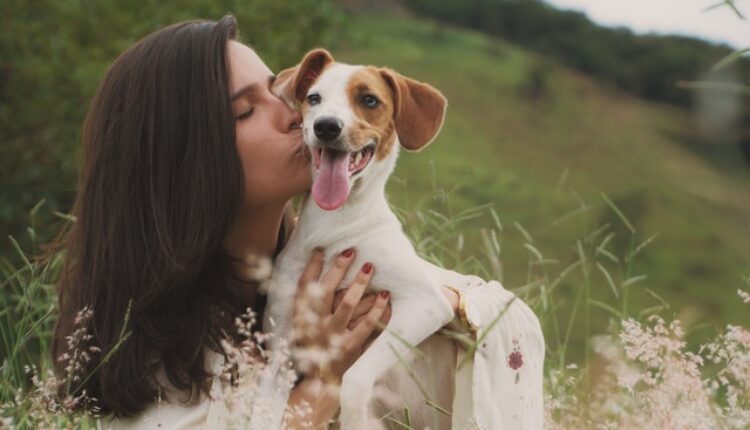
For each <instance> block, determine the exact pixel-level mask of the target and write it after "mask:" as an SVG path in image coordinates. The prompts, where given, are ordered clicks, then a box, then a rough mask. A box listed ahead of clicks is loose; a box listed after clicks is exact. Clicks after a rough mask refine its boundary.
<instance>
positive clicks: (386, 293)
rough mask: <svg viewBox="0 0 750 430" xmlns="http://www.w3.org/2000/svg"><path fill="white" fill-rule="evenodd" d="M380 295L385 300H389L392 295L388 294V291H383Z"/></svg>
mask: <svg viewBox="0 0 750 430" xmlns="http://www.w3.org/2000/svg"><path fill="white" fill-rule="evenodd" d="M378 295H379V296H380V297H382V298H384V299H387V298H388V296H389V295H390V293H388V291H381V292H379V293H378Z"/></svg>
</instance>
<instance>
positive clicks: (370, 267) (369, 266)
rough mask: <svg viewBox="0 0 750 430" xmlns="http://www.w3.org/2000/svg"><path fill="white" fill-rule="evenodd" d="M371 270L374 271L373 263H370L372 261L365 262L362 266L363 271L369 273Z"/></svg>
mask: <svg viewBox="0 0 750 430" xmlns="http://www.w3.org/2000/svg"><path fill="white" fill-rule="evenodd" d="M370 272H372V264H370V263H365V265H364V266H362V273H367V274H369V273H370Z"/></svg>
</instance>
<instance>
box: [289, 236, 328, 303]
mask: <svg viewBox="0 0 750 430" xmlns="http://www.w3.org/2000/svg"><path fill="white" fill-rule="evenodd" d="M323 262H324V254H323V250H322V249H320V248H316V249H314V250H313V252H312V254H311V255H310V260H308V262H307V266H305V268H304V269H303V270H302V275H300V277H299V281H298V283H297V294H295V296H294V313H295V314H299V313H300V312H301V311H302V310H306V309H307V308H308V306H309V303H310V302H311V301H312V300H310V297H307V287H308V286H309V285H310V283H311V282H316V281H317V280H318V278H320V272H322V271H323Z"/></svg>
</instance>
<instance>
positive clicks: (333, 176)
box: [311, 145, 375, 211]
mask: <svg viewBox="0 0 750 430" xmlns="http://www.w3.org/2000/svg"><path fill="white" fill-rule="evenodd" d="M374 152H375V145H367V146H365V147H364V148H362V149H360V150H359V151H356V152H345V151H337V150H335V149H330V148H320V147H317V148H313V150H312V158H313V165H314V166H315V168H316V169H317V174H316V175H315V180H314V182H313V186H312V190H311V191H312V197H313V199H314V200H315V202H316V203H317V204H318V206H320V208H321V209H323V210H328V211H331V210H336V209H338V208H339V207H341V205H343V204H344V203H345V202H346V199H347V197H348V196H349V189H350V187H351V179H352V177H354V176H356V175H357V174H358V173H360V172H362V171H363V170H364V169H365V167H367V165H368V164H369V163H370V160H371V159H372V155H373V153H374Z"/></svg>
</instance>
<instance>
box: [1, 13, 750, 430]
mask: <svg viewBox="0 0 750 430" xmlns="http://www.w3.org/2000/svg"><path fill="white" fill-rule="evenodd" d="M240 25H242V23H240ZM326 47H327V48H328V49H329V50H330V51H331V52H332V53H333V55H334V57H335V58H336V59H338V60H340V61H344V62H350V63H364V64H374V65H378V66H388V67H390V68H393V69H395V70H398V71H399V72H401V73H402V74H404V75H406V76H410V77H412V78H415V79H418V80H421V81H426V82H429V83H430V84H432V85H434V86H435V87H437V88H439V89H440V90H441V91H443V93H444V94H445V95H446V97H447V99H448V103H449V108H448V115H447V119H446V122H445V124H444V127H443V129H442V132H441V133H440V135H439V137H438V139H437V140H436V141H435V142H433V144H432V145H431V146H430V147H429V148H427V149H426V150H424V151H422V152H420V153H419V154H408V153H402V155H401V158H400V160H399V163H398V167H397V170H396V172H395V174H394V176H392V178H391V182H390V184H389V188H388V193H389V197H390V200H391V202H392V205H393V207H394V209H395V210H396V211H397V213H398V214H399V215H400V216H401V218H402V219H403V221H404V225H405V229H406V230H407V232H408V233H409V235H410V237H411V238H412V239H413V241H414V243H415V245H416V246H417V249H418V250H419V252H420V253H421V254H422V255H423V256H424V257H425V258H427V259H430V260H432V261H435V262H437V263H440V264H443V265H445V266H446V267H450V268H454V269H456V270H459V271H463V272H466V273H474V274H477V275H479V276H481V277H483V278H486V279H498V280H500V281H501V282H502V283H503V284H504V286H505V287H506V288H507V289H510V290H512V291H514V292H515V293H516V294H517V295H519V297H521V298H522V299H524V300H525V301H526V302H527V303H529V304H530V305H531V306H532V308H533V309H534V310H535V312H536V313H537V315H538V316H539V318H540V320H541V322H542V326H543V329H544V332H545V338H546V343H547V357H546V366H545V375H546V383H545V391H546V395H547V398H546V403H547V413H548V416H547V427H548V428H572V427H582V428H732V429H734V428H736V429H740V428H747V427H746V426H747V425H750V333H749V332H748V331H747V329H746V328H747V327H750V312H748V306H750V304H748V303H749V302H750V298H748V295H747V293H746V291H748V290H750V265H749V264H748V262H750V240H748V237H750V188H749V187H748V186H747V185H748V183H750V182H749V181H750V167H749V166H748V165H747V164H746V163H744V162H743V161H742V159H741V156H740V155H739V152H733V151H731V150H727V149H726V148H715V147H711V146H707V145H705V144H702V143H701V142H702V140H701V139H699V138H697V137H696V136H701V133H704V131H703V130H702V128H701V117H700V116H699V113H697V112H694V111H689V110H686V109H682V108H679V107H675V106H671V105H666V104H660V103H657V102H653V101H645V100H642V99H639V98H636V97H633V96H631V95H628V94H625V93H622V92H620V91H618V90H616V89H614V88H612V87H609V86H607V85H605V84H603V83H601V82H597V81H596V80H594V79H592V78H590V77H588V76H586V75H584V74H581V73H579V72H576V71H573V70H571V69H569V68H567V67H565V66H563V65H561V64H559V63H556V62H555V61H553V60H551V59H549V58H546V57H544V56H542V55H539V54H535V53H533V52H530V51H528V50H525V49H522V48H520V47H518V46H516V45H513V44H511V43H508V42H505V41H503V40H499V39H495V38H492V37H489V36H486V35H484V34H481V33H478V32H473V31H469V30H463V29H458V28H454V27H451V26H448V25H445V24H441V23H438V22H435V21H432V20H428V19H424V18H418V17H414V16H408V15H404V14H395V15H394V14H389V15H377V14H355V15H349V16H347V19H346V20H344V21H342V22H341V25H340V26H339V27H337V30H336V31H335V32H334V34H333V35H332V36H331V38H330V41H329V43H328V44H327V45H326ZM256 48H257V49H258V50H259V52H260V53H261V56H263V55H264V49H270V48H264V46H262V45H258V46H256ZM685 91H689V90H687V89H686V90H685ZM696 97H697V94H696ZM46 210H47V209H46V207H45V205H44V204H40V205H37V206H36V207H34V208H33V209H32V210H31V220H32V225H31V226H30V228H29V229H28V230H27V231H26V232H25V233H24V234H23V237H20V238H17V239H16V240H12V241H11V246H10V248H11V249H12V252H13V256H12V257H10V258H7V259H3V261H2V273H3V276H2V293H1V294H0V336H1V337H0V339H2V349H0V351H2V352H3V355H2V357H3V364H2V368H1V370H0V396H1V397H0V401H2V403H3V404H2V406H0V416H2V417H3V420H4V421H2V422H0V428H2V426H3V425H6V426H16V427H19V428H33V427H37V426H47V427H59V426H65V425H74V426H76V427H81V428H87V427H91V428H94V427H95V425H96V424H95V423H94V422H93V421H92V420H90V419H87V418H84V417H80V416H74V415H69V414H68V415H66V414H65V413H64V412H65V408H64V406H63V407H62V408H59V407H58V409H57V410H58V411H59V410H62V412H63V413H62V414H58V415H54V414H49V411H47V410H46V409H47V407H48V403H46V402H48V401H49V399H48V398H45V397H44V396H45V394H44V390H45V389H46V388H45V382H44V381H45V379H48V374H47V371H48V369H49V367H50V362H49V357H48V355H49V341H50V332H51V327H52V323H53V321H54V311H55V309H54V304H53V303H54V289H53V283H54V277H55V273H56V270H57V268H58V267H59V257H61V256H58V259H55V260H53V261H52V262H51V263H49V264H46V265H43V264H39V263H37V262H34V261H33V260H30V259H29V258H28V257H26V256H27V255H31V254H35V253H37V252H39V251H40V249H41V248H39V246H40V245H41V243H43V239H42V238H38V237H37V236H38V235H37V229H38V228H43V227H41V226H39V225H35V224H34V223H35V222H36V221H34V220H36V219H38V218H43V217H42V216H41V215H40V213H42V212H44V211H46ZM59 215H60V218H61V219H62V222H72V220H69V219H65V215H64V214H62V213H60V214H59ZM19 242H20V243H21V245H18V243H19ZM22 248H23V249H22ZM743 327H744V328H743ZM32 377H33V378H32ZM34 378H36V379H34ZM32 382H33V383H32ZM35 384H36V385H35ZM35 390H36V391H35ZM680 393H682V395H680ZM58 406H60V405H58ZM678 415H680V417H678ZM3 423H4V424H3ZM406 428H408V426H407V427H406Z"/></svg>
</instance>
